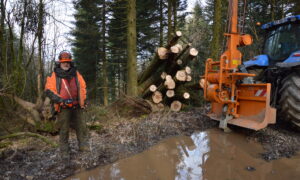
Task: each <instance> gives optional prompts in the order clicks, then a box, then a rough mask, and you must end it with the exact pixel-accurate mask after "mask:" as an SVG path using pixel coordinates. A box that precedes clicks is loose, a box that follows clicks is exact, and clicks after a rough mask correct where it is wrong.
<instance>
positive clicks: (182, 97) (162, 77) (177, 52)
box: [138, 31, 198, 111]
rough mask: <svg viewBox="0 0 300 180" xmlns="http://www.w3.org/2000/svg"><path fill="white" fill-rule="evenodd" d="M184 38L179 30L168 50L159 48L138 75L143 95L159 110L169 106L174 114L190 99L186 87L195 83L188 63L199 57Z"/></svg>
mask: <svg viewBox="0 0 300 180" xmlns="http://www.w3.org/2000/svg"><path fill="white" fill-rule="evenodd" d="M181 36H182V33H181V32H180V31H177V32H176V33H175V34H174V35H173V37H172V38H171V40H170V41H169V42H168V44H167V45H166V46H165V47H159V48H157V50H156V53H155V55H154V56H153V58H152V60H151V61H150V64H149V65H148V67H147V68H146V69H145V70H144V71H142V72H141V73H140V74H139V76H138V85H139V94H140V96H141V97H143V98H144V99H151V101H152V102H153V103H154V104H156V105H157V106H158V107H160V108H164V106H165V105H167V106H170V108H171V110H172V111H180V109H181V108H182V104H183V103H185V102H186V101H187V100H188V99H189V98H190V93H189V92H188V91H187V88H186V87H185V86H186V85H187V84H188V83H189V82H191V81H192V76H191V73H192V70H191V68H190V67H188V66H187V64H188V63H189V62H190V61H191V60H192V59H194V58H195V57H196V56H197V55H198V51H197V50H196V49H195V48H192V47H191V44H190V43H186V42H183V40H181V39H180V37H181ZM179 40H181V42H180V43H179ZM182 44H183V45H182Z"/></svg>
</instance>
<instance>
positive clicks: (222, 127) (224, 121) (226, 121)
mask: <svg viewBox="0 0 300 180" xmlns="http://www.w3.org/2000/svg"><path fill="white" fill-rule="evenodd" d="M232 118H233V117H232V116H231V115H228V114H227V115H226V117H225V119H223V120H221V121H220V124H219V128H221V129H223V130H224V132H226V133H229V132H231V129H230V128H229V127H227V123H228V121H229V120H231V119H232Z"/></svg>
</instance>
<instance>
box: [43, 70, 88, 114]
mask: <svg viewBox="0 0 300 180" xmlns="http://www.w3.org/2000/svg"><path fill="white" fill-rule="evenodd" d="M61 80H62V79H61V78H60V77H58V76H56V74H55V72H53V73H52V75H51V76H49V77H47V81H46V86H45V91H46V95H47V96H48V97H49V98H50V99H51V100H52V101H53V102H54V103H55V104H54V107H55V111H57V112H59V110H60V109H59V105H60V103H61V102H62V101H63V98H62V97H61V96H60V90H61ZM75 80H76V85H77V89H78V101H79V105H80V107H82V108H83V107H84V103H85V100H86V84H85V81H84V79H83V77H82V75H81V74H80V73H79V72H78V71H77V72H76V77H75Z"/></svg>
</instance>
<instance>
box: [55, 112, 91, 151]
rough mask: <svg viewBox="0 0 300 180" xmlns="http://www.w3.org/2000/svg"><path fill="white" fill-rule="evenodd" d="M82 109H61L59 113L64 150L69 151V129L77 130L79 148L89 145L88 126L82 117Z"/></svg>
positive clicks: (61, 142) (61, 148)
mask: <svg viewBox="0 0 300 180" xmlns="http://www.w3.org/2000/svg"><path fill="white" fill-rule="evenodd" d="M82 111H83V110H82V109H80V108H77V109H73V108H70V109H61V112H60V113H58V125H59V128H60V130H59V145H60V150H61V151H62V152H68V151H69V143H68V140H69V129H70V127H72V128H73V129H74V130H75V131H76V136H77V140H78V146H79V149H80V148H82V147H84V146H87V145H88V142H87V141H88V138H87V128H86V124H85V122H84V119H83V118H82Z"/></svg>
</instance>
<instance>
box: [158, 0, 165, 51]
mask: <svg viewBox="0 0 300 180" xmlns="http://www.w3.org/2000/svg"><path fill="white" fill-rule="evenodd" d="M163 5H164V0H159V46H160V47H162V46H163V44H164V24H163V23H164V11H163V10H164V7H163Z"/></svg>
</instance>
